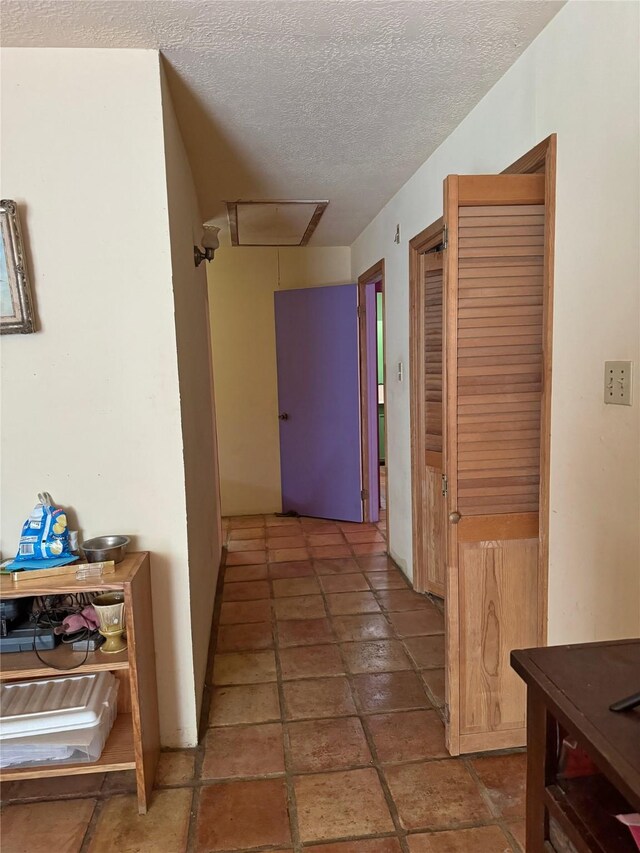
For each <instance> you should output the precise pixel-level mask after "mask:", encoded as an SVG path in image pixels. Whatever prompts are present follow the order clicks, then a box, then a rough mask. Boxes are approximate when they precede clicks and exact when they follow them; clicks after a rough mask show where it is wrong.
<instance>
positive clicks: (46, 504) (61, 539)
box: [14, 492, 74, 563]
mask: <svg viewBox="0 0 640 853" xmlns="http://www.w3.org/2000/svg"><path fill="white" fill-rule="evenodd" d="M38 501H39V503H38V504H37V505H36V506H35V507H34V508H33V511H32V513H31V515H30V516H29V518H28V519H27V520H26V521H25V523H24V525H23V526H22V535H21V536H20V545H19V546H18V553H17V554H16V559H15V561H14V562H15V563H20V562H22V561H24V562H32V561H33V560H51V559H55V560H58V559H59V558H61V557H70V558H73V557H74V555H73V554H72V553H71V549H70V548H69V529H68V527H67V516H66V513H65V511H64V510H62V509H56V507H55V506H54V505H53V501H52V500H51V495H50V494H49V493H48V492H43V493H42V494H39V495H38Z"/></svg>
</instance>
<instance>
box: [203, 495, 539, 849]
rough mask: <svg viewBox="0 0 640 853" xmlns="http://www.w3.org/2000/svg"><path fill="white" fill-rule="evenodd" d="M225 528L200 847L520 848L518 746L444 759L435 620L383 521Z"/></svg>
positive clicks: (255, 523) (521, 762) (276, 521)
mask: <svg viewBox="0 0 640 853" xmlns="http://www.w3.org/2000/svg"><path fill="white" fill-rule="evenodd" d="M382 515H383V516H384V512H383V513H382ZM225 524H226V530H225V536H226V541H227V548H228V554H227V561H226V568H225V575H224V587H223V595H222V604H221V607H220V609H219V613H218V619H219V630H218V635H217V637H218V638H217V648H216V654H215V658H214V665H213V672H212V673H211V675H210V679H209V680H210V682H211V684H212V687H213V699H212V704H211V710H210V717H209V724H210V728H209V731H208V734H207V740H206V744H205V750H204V756H203V760H202V766H201V772H200V775H201V779H202V780H203V782H204V781H205V780H206V785H203V787H201V788H200V789H196V790H197V791H198V793H197V794H196V796H197V797H198V799H199V802H198V803H197V811H198V817H197V826H196V827H195V833H194V834H193V836H192V837H194V839H195V841H196V849H197V850H198V851H202V853H204V851H214V850H216V851H219V850H225V851H226V850H243V851H244V850H252V849H254V848H260V849H262V848H263V847H264V848H265V849H274V850H278V851H280V850H283V851H284V850H290V849H292V847H293V849H294V850H302V849H304V850H305V851H307V850H311V851H314V853H396V851H401V850H402V851H409V853H427V851H428V853H457V851H460V853H463V851H472V850H473V851H475V853H501V851H518V850H520V848H519V847H518V844H517V839H521V838H522V832H523V822H522V815H523V812H524V799H523V791H524V766H525V758H524V755H522V754H512V755H504V756H501V755H492V756H485V757H479V758H477V759H474V758H471V759H462V760H458V759H451V758H448V757H447V753H446V750H445V747H444V726H443V724H442V721H441V717H440V714H441V711H440V710H438V709H439V708H441V706H442V702H443V690H444V686H443V677H444V670H443V627H444V623H443V618H442V614H441V612H440V611H439V609H438V608H437V607H436V606H435V605H434V604H433V603H432V602H431V601H429V600H428V599H427V598H426V597H425V596H422V595H418V594H416V593H414V592H413V591H412V590H411V589H410V588H409V586H408V584H407V582H406V580H405V579H404V576H403V575H402V573H401V572H400V571H399V570H398V569H397V568H396V567H395V566H394V565H393V564H392V563H391V562H390V561H389V560H388V559H387V557H386V556H385V555H384V551H385V549H386V542H385V522H384V518H383V520H382V521H381V523H380V524H379V525H377V526H376V525H363V524H341V523H333V522H326V521H319V520H315V519H305V518H303V519H290V518H275V517H271V516H267V517H264V516H250V517H246V518H232V519H228V520H226V522H225ZM195 806H196V804H195V803H194V807H195ZM339 839H342V843H340V842H339V841H337V840H339ZM345 839H349V841H346V840H345ZM374 839H375V840H374ZM329 842H334V843H329Z"/></svg>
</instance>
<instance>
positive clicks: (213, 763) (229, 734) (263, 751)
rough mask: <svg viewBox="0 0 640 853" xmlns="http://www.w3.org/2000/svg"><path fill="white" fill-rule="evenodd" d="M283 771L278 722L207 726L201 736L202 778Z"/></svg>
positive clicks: (281, 742)
mask: <svg viewBox="0 0 640 853" xmlns="http://www.w3.org/2000/svg"><path fill="white" fill-rule="evenodd" d="M275 773H284V748H283V740H282V725H281V724H280V723H265V724H263V725H258V726H231V727H229V728H214V729H209V731H208V732H207V735H206V738H205V753H204V760H203V762H202V774H201V776H202V779H229V778H232V777H238V776H268V775H271V774H275Z"/></svg>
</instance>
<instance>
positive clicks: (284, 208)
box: [226, 199, 329, 246]
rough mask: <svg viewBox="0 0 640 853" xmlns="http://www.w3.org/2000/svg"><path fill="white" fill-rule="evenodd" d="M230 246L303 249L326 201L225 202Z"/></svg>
mask: <svg viewBox="0 0 640 853" xmlns="http://www.w3.org/2000/svg"><path fill="white" fill-rule="evenodd" d="M226 204H227V216H228V217H229V230H230V232H231V244H232V245H233V246H306V245H307V243H308V242H309V240H310V238H311V235H312V234H313V232H314V231H315V230H316V226H317V225H318V222H320V219H321V217H322V214H323V213H324V211H325V209H326V207H327V205H328V204H329V202H328V201H296V200H287V199H275V200H269V201H228V202H227V203H226Z"/></svg>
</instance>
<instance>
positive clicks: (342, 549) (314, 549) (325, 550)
mask: <svg viewBox="0 0 640 853" xmlns="http://www.w3.org/2000/svg"><path fill="white" fill-rule="evenodd" d="M309 551H310V553H311V557H312V558H313V559H314V560H323V559H325V560H326V559H333V558H334V557H350V556H351V548H350V547H349V546H348V545H315V546H313V545H312V546H311V547H310V548H309Z"/></svg>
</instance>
